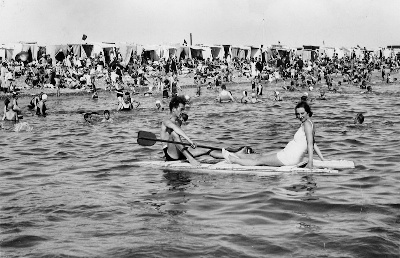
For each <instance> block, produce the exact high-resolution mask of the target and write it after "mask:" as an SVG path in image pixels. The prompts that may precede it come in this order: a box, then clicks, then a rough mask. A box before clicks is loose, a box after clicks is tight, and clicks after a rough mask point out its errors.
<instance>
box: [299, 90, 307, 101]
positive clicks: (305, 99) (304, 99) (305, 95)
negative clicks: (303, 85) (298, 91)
mask: <svg viewBox="0 0 400 258" xmlns="http://www.w3.org/2000/svg"><path fill="white" fill-rule="evenodd" d="M307 101H308V93H307V92H304V93H303V95H302V96H301V98H300V102H307Z"/></svg>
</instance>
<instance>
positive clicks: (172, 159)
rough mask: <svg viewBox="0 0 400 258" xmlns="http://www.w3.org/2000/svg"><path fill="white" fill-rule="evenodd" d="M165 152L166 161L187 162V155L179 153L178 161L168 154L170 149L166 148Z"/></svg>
mask: <svg viewBox="0 0 400 258" xmlns="http://www.w3.org/2000/svg"><path fill="white" fill-rule="evenodd" d="M163 151H164V155H165V160H166V161H176V160H186V157H185V155H183V153H182V152H179V157H178V158H177V159H175V158H172V157H171V156H170V155H169V154H168V147H165V148H164V149H163Z"/></svg>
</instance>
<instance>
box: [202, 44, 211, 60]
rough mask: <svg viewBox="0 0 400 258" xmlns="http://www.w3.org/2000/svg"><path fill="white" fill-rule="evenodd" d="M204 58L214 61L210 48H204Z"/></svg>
mask: <svg viewBox="0 0 400 258" xmlns="http://www.w3.org/2000/svg"><path fill="white" fill-rule="evenodd" d="M203 58H204V59H210V60H212V59H213V56H212V49H211V47H210V46H203Z"/></svg>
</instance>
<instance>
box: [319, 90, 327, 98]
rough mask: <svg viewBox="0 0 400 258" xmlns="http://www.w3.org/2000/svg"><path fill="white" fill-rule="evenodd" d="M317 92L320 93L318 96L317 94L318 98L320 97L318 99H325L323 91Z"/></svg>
mask: <svg viewBox="0 0 400 258" xmlns="http://www.w3.org/2000/svg"><path fill="white" fill-rule="evenodd" d="M319 94H320V96H319V98H318V99H320V100H326V97H325V91H323V90H321V91H320V93H319Z"/></svg>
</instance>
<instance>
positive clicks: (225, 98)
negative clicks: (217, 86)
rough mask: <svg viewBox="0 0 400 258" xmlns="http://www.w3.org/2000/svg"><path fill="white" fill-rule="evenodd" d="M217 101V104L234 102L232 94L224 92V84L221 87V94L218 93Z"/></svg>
mask: <svg viewBox="0 0 400 258" xmlns="http://www.w3.org/2000/svg"><path fill="white" fill-rule="evenodd" d="M217 101H219V102H231V101H235V98H234V97H233V96H232V94H231V93H230V92H229V91H227V90H226V86H225V84H222V85H221V92H220V93H219V95H218V97H217Z"/></svg>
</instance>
